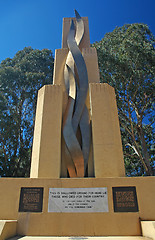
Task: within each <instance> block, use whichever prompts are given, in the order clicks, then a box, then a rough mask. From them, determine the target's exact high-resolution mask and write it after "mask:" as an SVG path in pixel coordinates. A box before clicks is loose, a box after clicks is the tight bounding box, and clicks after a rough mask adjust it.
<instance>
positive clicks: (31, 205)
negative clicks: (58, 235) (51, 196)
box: [19, 187, 43, 212]
mask: <svg viewBox="0 0 155 240" xmlns="http://www.w3.org/2000/svg"><path fill="white" fill-rule="evenodd" d="M42 205H43V188H42V187H22V188H21V192H20V202H19V212H42Z"/></svg>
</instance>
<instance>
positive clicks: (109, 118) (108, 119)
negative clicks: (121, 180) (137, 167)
mask: <svg viewBox="0 0 155 240" xmlns="http://www.w3.org/2000/svg"><path fill="white" fill-rule="evenodd" d="M90 101H91V116H92V142H93V154H94V168H95V177H97V178H100V177H123V176H125V168H124V160H123V151H122V143H121V134H120V127H119V119H118V113H117V104H116V97H115V91H114V88H113V87H111V86H110V85H108V84H106V83H103V84H98V83H92V84H90Z"/></svg>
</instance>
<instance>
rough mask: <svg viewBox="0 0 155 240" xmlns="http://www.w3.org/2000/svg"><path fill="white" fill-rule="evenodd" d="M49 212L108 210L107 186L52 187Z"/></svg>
mask: <svg viewBox="0 0 155 240" xmlns="http://www.w3.org/2000/svg"><path fill="white" fill-rule="evenodd" d="M48 212H108V196H107V188H106V187H104V188H50V189H49V200H48Z"/></svg>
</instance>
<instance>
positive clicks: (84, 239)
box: [8, 236, 152, 240]
mask: <svg viewBox="0 0 155 240" xmlns="http://www.w3.org/2000/svg"><path fill="white" fill-rule="evenodd" d="M18 239H19V240H151V239H152V238H148V237H140V236H134V237H130V236H126V237H122V236H120V237H119V236H117V237H49V236H47V237H40V236H35V237H34V236H24V237H20V236H16V237H13V238H9V239H8V240H18Z"/></svg>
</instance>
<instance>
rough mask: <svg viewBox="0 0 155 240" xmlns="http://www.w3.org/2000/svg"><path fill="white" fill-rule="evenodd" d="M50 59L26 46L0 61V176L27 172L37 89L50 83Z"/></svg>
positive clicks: (41, 52) (48, 56) (26, 173)
mask: <svg viewBox="0 0 155 240" xmlns="http://www.w3.org/2000/svg"><path fill="white" fill-rule="evenodd" d="M53 62H54V59H53V56H52V52H51V51H50V50H48V49H43V50H41V51H40V50H33V49H32V48H31V47H27V48H24V49H23V50H22V51H19V52H17V54H16V55H15V56H14V58H13V59H11V58H7V59H6V60H4V61H2V62H1V64H0V109H1V111H0V176H6V177H8V176H14V177H17V176H19V177H24V176H26V177H27V176H29V169H30V157H31V146H32V136H33V126H34V117H35V107H36V98H37V91H38V89H39V88H41V87H42V86H43V85H45V84H51V83H52V78H53V76H52V74H53Z"/></svg>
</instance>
